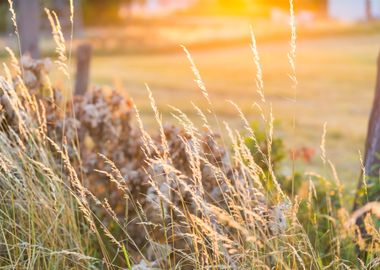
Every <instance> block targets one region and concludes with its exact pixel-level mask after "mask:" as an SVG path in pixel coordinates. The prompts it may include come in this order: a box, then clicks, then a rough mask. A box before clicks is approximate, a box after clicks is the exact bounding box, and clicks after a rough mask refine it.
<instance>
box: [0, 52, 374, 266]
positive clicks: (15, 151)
mask: <svg viewBox="0 0 380 270" xmlns="http://www.w3.org/2000/svg"><path fill="white" fill-rule="evenodd" d="M19 65H21V66H19ZM50 65H51V63H50V62H49V61H48V60H43V61H42V60H37V61H35V60H31V59H30V58H26V57H24V58H22V60H21V63H20V64H17V60H16V59H13V66H12V68H10V69H8V68H6V69H5V71H6V72H5V73H6V74H7V77H1V95H0V96H1V98H0V104H1V113H0V116H1V117H0V119H1V121H0V124H1V132H0V144H1V147H0V166H1V169H0V189H1V194H2V196H1V202H2V203H1V205H0V213H1V215H0V218H1V228H0V231H1V233H0V235H1V236H0V237H1V243H2V244H1V246H0V247H1V249H0V255H1V256H0V261H1V264H2V265H7V266H8V267H9V268H32V269H33V268H34V269H36V268H40V269H41V268H44V269H52V268H75V269H82V268H83V269H84V268H109V269H118V268H120V267H124V268H125V267H126V268H130V269H131V268H133V269H154V268H159V269H173V268H177V269H208V268H211V269H260V268H263V269H266V268H275V269H299V268H301V269H302V268H305V269H306V268H309V269H310V268H311V269H319V268H324V267H330V268H339V267H345V268H353V267H356V266H358V264H357V261H355V260H354V258H355V257H354V256H355V253H356V249H362V250H366V251H368V252H369V254H370V255H369V256H368V257H367V258H368V260H367V261H363V262H361V263H362V264H363V265H368V266H373V265H377V261H376V259H374V258H375V255H376V254H377V252H378V250H377V244H376V243H377V240H376V239H378V231H377V229H376V227H375V226H374V224H373V222H372V220H371V219H369V217H368V218H366V219H365V220H366V222H365V224H366V235H365V236H362V233H361V231H360V229H358V227H356V225H355V221H354V222H352V221H349V220H348V218H349V215H348V212H347V211H346V210H345V209H344V208H343V203H342V186H341V183H340V181H339V179H338V177H337V174H336V173H335V169H334V167H333V166H332V164H331V163H330V165H331V167H332V171H333V172H334V176H335V177H336V181H335V182H334V181H333V182H330V181H328V180H327V179H325V178H324V177H322V176H319V175H317V174H309V175H306V176H303V175H301V174H299V175H296V176H295V177H290V176H285V175H282V173H281V161H282V160H283V159H284V158H285V157H286V155H285V154H284V153H285V151H284V145H283V143H282V142H281V140H279V139H277V138H274V137H273V118H272V116H271V115H269V116H267V115H265V114H264V113H263V115H262V116H263V119H264V121H263V126H264V129H263V130H262V131H260V132H259V130H258V129H257V128H253V127H252V126H251V125H249V124H248V121H247V119H245V118H244V115H243V114H242V113H241V111H240V110H238V112H237V114H238V115H240V117H241V118H242V122H243V123H244V124H245V129H246V131H245V132H244V133H241V132H238V131H236V130H232V129H231V128H230V127H229V126H228V124H227V123H223V124H224V127H223V128H222V127H221V125H220V126H219V131H222V133H223V134H226V135H227V136H225V137H224V139H223V140H221V139H218V135H217V134H218V133H217V132H215V131H213V130H212V129H211V125H210V124H209V122H208V117H210V116H209V113H204V112H202V111H201V110H200V109H199V108H197V107H195V110H197V112H198V114H199V115H200V117H201V119H202V121H203V129H200V128H198V127H196V126H195V125H194V124H193V122H192V121H191V120H190V119H189V118H188V117H187V116H186V115H185V114H184V113H182V112H181V111H180V110H179V109H176V108H173V115H174V117H175V118H176V119H177V120H178V123H179V126H178V127H176V126H172V125H164V124H163V123H162V120H161V115H160V114H159V111H158V109H157V107H156V105H155V101H154V99H153V97H152V94H151V93H150V92H149V96H150V99H151V103H152V108H153V112H154V114H155V117H156V120H157V125H158V130H159V132H158V134H157V135H155V136H151V135H149V134H148V132H146V131H145V130H144V127H143V123H142V122H141V118H140V116H139V114H138V111H137V109H136V108H135V106H134V105H133V102H132V101H131V100H130V99H129V98H126V97H124V96H122V95H121V94H120V93H117V92H116V91H114V90H111V89H107V88H95V89H93V90H92V91H89V92H88V93H86V94H85V95H84V96H82V97H74V98H73V101H72V102H68V103H65V102H64V101H63V99H62V93H61V92H60V91H59V90H58V89H56V88H52V86H51V83H50V81H49V80H48V71H49V68H50ZM194 66H195V65H194ZM21 70H23V76H22V75H21ZM73 115H75V118H74V117H73ZM211 117H216V116H215V115H213V114H212V115H211ZM133 119H135V120H133ZM221 142H223V143H224V145H223V143H222V144H221ZM225 145H231V148H227V147H226V146H225ZM324 158H326V157H324ZM305 179H306V180H308V181H306V180H305ZM347 224H348V225H347ZM368 235H370V236H371V237H370V238H369V237H368ZM369 239H370V240H369ZM138 267H140V268H138ZM144 267H145V268H144Z"/></svg>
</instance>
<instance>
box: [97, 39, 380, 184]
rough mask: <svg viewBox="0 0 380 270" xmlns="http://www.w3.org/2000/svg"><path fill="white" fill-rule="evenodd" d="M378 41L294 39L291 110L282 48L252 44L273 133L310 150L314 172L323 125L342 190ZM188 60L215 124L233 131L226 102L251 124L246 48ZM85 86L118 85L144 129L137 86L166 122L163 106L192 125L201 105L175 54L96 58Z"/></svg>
mask: <svg viewBox="0 0 380 270" xmlns="http://www.w3.org/2000/svg"><path fill="white" fill-rule="evenodd" d="M379 40H380V35H375V34H374V35H354V36H342V37H335V38H327V37H326V38H318V39H308V40H302V37H301V38H300V40H299V41H298V44H297V78H298V81H299V84H298V87H297V96H298V98H297V102H296V103H294V102H292V100H291V99H292V98H293V96H294V90H293V89H292V83H291V81H290V79H289V78H288V74H289V73H290V67H289V64H288V60H287V52H288V50H289V48H288V47H289V45H288V42H287V41H282V42H273V43H271V42H265V43H263V44H258V50H259V52H260V55H261V60H262V67H263V73H264V81H265V93H266V97H267V100H268V103H270V104H272V105H273V112H274V116H275V118H276V119H277V120H279V122H280V127H278V128H277V129H276V132H277V134H278V135H280V136H282V137H283V138H285V139H286V144H287V145H288V146H289V147H290V146H292V147H302V146H307V147H313V148H315V149H316V157H315V158H314V160H313V162H312V163H311V164H309V165H307V166H306V168H310V169H316V170H317V171H320V170H321V169H322V168H321V162H320V159H319V158H318V156H319V145H320V141H321V135H322V131H323V124H324V122H327V142H326V143H327V153H328V157H329V158H330V159H331V160H332V161H333V162H334V163H335V165H336V166H337V168H338V173H339V174H340V176H341V178H342V181H344V182H346V183H347V184H349V183H352V184H354V183H355V182H356V179H357V177H358V174H359V171H360V163H359V150H360V151H363V150H362V149H363V145H364V139H365V133H366V125H367V120H368V115H369V110H370V106H371V102H372V96H373V91H374V90H373V89H374V84H375V70H376V56H377V52H378V44H379V43H378V42H379ZM191 53H192V56H193V58H194V60H195V62H196V64H197V66H198V68H199V70H200V72H201V75H202V77H203V80H204V82H205V84H206V86H207V88H208V91H209V92H210V97H211V100H212V102H213V104H214V106H215V109H216V111H217V113H218V115H220V116H221V118H222V119H227V120H228V122H229V123H230V124H231V125H233V126H234V127H239V125H240V124H241V123H240V120H239V117H238V116H237V114H236V112H235V110H234V109H233V108H232V106H230V105H229V104H228V103H227V102H226V100H233V101H235V102H236V103H237V104H238V105H240V107H241V108H242V109H243V111H244V112H245V113H246V114H247V115H248V117H249V120H252V121H254V120H258V119H259V115H258V114H257V113H255V110H254V109H253V108H252V104H253V103H254V102H258V101H259V98H258V95H257V94H256V86H255V73H256V68H255V65H254V62H253V58H252V54H251V51H250V47H249V44H244V45H238V46H234V47H229V48H219V49H218V48H215V49H207V50H206V49H204V50H196V51H192V52H191ZM92 82H94V83H95V84H111V85H112V84H115V83H116V84H117V85H122V86H123V88H125V91H126V92H127V93H128V94H129V95H130V96H131V97H133V99H134V100H135V101H136V103H137V105H138V106H139V107H140V109H141V110H142V113H143V116H144V119H145V121H146V123H148V125H150V124H151V123H152V121H153V120H152V117H151V112H150V110H149V104H148V99H147V92H146V91H145V86H144V83H147V84H148V85H149V86H150V88H151V89H152V91H153V93H154V96H155V97H156V99H157V103H158V105H159V108H160V109H161V111H162V112H163V113H164V117H166V120H168V121H170V118H169V116H170V115H169V113H170V108H169V106H168V105H173V106H176V107H178V108H180V109H182V110H184V111H185V112H187V113H188V114H190V115H192V116H193V117H194V119H196V115H195V113H194V110H193V109H192V106H191V103H190V101H193V102H195V103H196V104H198V105H200V106H201V107H203V108H205V106H206V103H205V102H204V100H203V98H202V96H201V94H200V91H199V90H198V88H197V86H196V84H195V82H194V77H193V74H192V72H191V70H190V66H189V63H188V61H187V59H186V56H185V54H184V53H183V52H182V51H181V49H180V48H178V51H177V52H175V53H165V54H164V53H162V54H149V55H111V56H96V57H95V58H94V59H93V62H92ZM294 115H295V116H296V123H297V124H296V127H295V129H294V128H293V125H292V119H293V116H294ZM195 121H197V120H195ZM151 127H153V126H151ZM303 166H304V165H303Z"/></svg>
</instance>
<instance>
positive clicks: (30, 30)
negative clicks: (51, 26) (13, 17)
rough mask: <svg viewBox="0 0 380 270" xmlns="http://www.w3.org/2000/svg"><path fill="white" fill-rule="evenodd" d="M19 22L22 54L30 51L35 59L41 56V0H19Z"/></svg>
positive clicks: (17, 4) (17, 3)
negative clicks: (39, 45)
mask: <svg viewBox="0 0 380 270" xmlns="http://www.w3.org/2000/svg"><path fill="white" fill-rule="evenodd" d="M16 7H17V10H16V12H17V24H18V29H19V34H20V43H21V44H20V46H21V52H22V54H25V53H29V54H30V56H31V57H32V58H34V59H37V58H39V57H40V51H39V47H38V41H39V32H40V16H41V10H40V1H39V0H18V1H17V2H16Z"/></svg>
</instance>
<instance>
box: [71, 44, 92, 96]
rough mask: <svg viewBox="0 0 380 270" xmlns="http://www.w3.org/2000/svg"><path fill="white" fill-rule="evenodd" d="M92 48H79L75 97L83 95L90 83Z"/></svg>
mask: <svg viewBox="0 0 380 270" xmlns="http://www.w3.org/2000/svg"><path fill="white" fill-rule="evenodd" d="M91 55H92V47H91V45H90V44H82V45H79V46H78V48H77V53H76V57H77V74H76V78H75V88H74V94H75V95H83V94H85V93H86V91H87V88H88V81H89V77H90V63H91Z"/></svg>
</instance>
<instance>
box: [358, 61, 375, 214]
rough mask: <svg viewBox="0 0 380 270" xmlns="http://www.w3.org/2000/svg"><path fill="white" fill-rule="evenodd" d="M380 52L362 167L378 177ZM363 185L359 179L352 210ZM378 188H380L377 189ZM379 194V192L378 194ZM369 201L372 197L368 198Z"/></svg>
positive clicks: (368, 173) (368, 175)
mask: <svg viewBox="0 0 380 270" xmlns="http://www.w3.org/2000/svg"><path fill="white" fill-rule="evenodd" d="M379 154H380V54H379V56H378V58H377V73H376V87H375V97H374V99H373V104H372V111H371V116H370V119H369V123H368V130H367V139H366V144H365V156H364V168H365V174H366V175H365V176H366V177H371V178H374V177H379V165H380V156H379ZM362 185H363V179H362V178H361V179H359V183H358V189H357V193H356V197H355V201H354V210H356V209H357V208H359V207H360V206H361V205H360V201H359V200H360V198H359V194H358V193H359V191H360V189H361V187H362ZM379 190H380V189H379ZM379 195H380V194H379ZM368 199H369V200H370V201H371V200H374V199H373V198H368Z"/></svg>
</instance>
